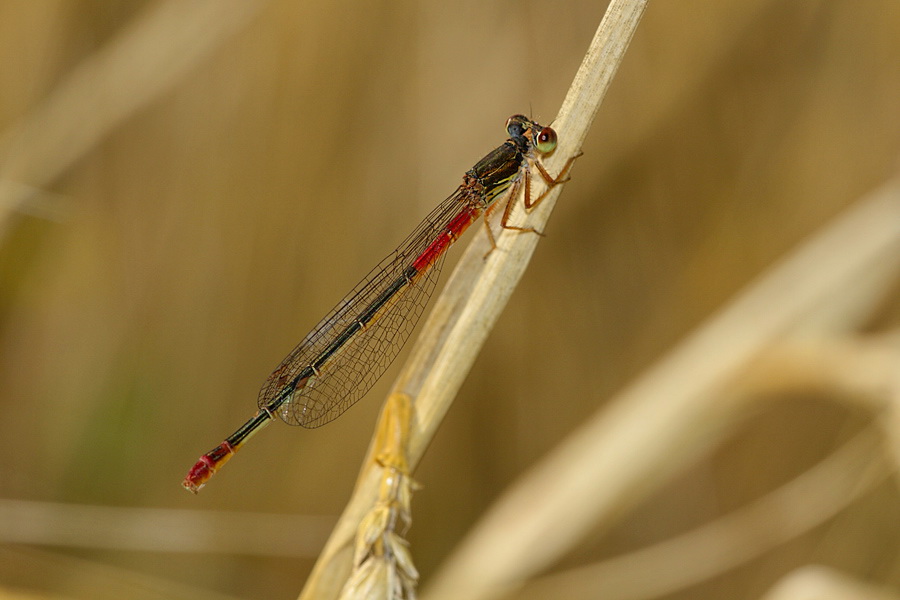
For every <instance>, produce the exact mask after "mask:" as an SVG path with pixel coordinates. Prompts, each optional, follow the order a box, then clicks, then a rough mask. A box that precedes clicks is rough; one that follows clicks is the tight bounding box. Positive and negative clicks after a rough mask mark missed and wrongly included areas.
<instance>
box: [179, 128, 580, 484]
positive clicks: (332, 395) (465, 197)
mask: <svg viewBox="0 0 900 600" xmlns="http://www.w3.org/2000/svg"><path fill="white" fill-rule="evenodd" d="M506 130H507V131H508V132H509V139H508V140H506V141H505V142H503V144H502V145H500V146H499V147H498V148H496V149H495V150H493V151H492V152H491V153H490V154H488V155H487V156H485V157H484V158H482V159H481V160H480V161H478V163H476V164H475V166H474V167H472V168H471V169H470V170H469V171H468V172H467V173H466V174H465V175H464V176H463V182H462V184H461V185H460V186H459V187H458V188H457V189H456V191H455V192H453V193H452V194H451V195H450V196H449V197H448V198H447V199H446V200H444V201H443V202H441V203H440V204H439V205H438V206H437V208H435V209H434V210H433V211H431V214H429V215H428V216H427V217H425V220H423V221H422V223H421V224H420V225H419V226H418V227H417V228H416V229H415V231H413V232H412V233H411V234H410V235H409V237H408V238H406V239H405V240H404V241H403V243H402V244H400V246H399V247H398V248H397V249H396V250H394V251H393V252H392V253H391V254H389V255H388V256H387V258H385V259H384V260H383V261H381V262H380V263H379V264H378V265H377V266H376V267H375V268H374V269H372V270H371V271H370V272H369V274H368V275H366V277H365V278H364V279H363V280H362V281H361V282H360V283H359V284H358V285H357V286H356V287H355V288H353V289H352V290H350V293H348V294H347V295H346V296H345V297H344V299H343V300H341V301H340V302H339V303H338V304H337V306H335V307H334V309H332V311H331V312H330V313H328V315H326V316H325V318H324V319H322V320H321V321H320V322H319V324H318V325H316V326H315V327H314V328H313V330H312V331H311V332H310V333H309V335H307V336H306V338H305V339H304V340H303V341H302V342H300V344H299V345H298V346H297V347H296V348H294V350H293V351H292V352H291V353H290V354H288V356H287V357H286V358H285V359H284V360H283V361H282V362H281V364H280V365H278V368H277V369H275V370H274V371H273V372H272V374H271V375H269V378H268V379H266V381H265V383H264V384H263V386H262V389H261V390H260V392H259V399H258V402H257V403H258V406H259V410H257V412H256V414H255V415H253V417H252V418H251V419H250V420H249V421H247V422H246V423H244V425H242V426H241V427H240V429H238V430H237V431H235V432H234V433H233V434H231V435H230V436H229V437H228V438H227V439H226V440H225V441H224V442H222V443H221V444H219V445H218V446H216V447H215V448H214V449H212V450H211V451H209V452H207V453H206V454H204V455H203V456H201V457H200V460H198V461H197V463H196V464H195V465H194V467H193V468H192V469H191V470H190V472H189V473H188V474H187V477H185V479H184V482H183V485H184V487H185V488H187V489H188V490H190V491H192V492H194V493H197V492H198V491H199V490H200V488H202V487H203V486H204V485H205V484H206V481H207V480H208V479H209V478H210V477H212V476H213V474H214V473H215V472H216V471H218V470H219V469H220V468H221V467H222V465H223V464H225V462H226V461H227V460H228V459H229V458H231V456H232V455H233V454H234V453H235V452H237V450H238V448H240V447H241V446H242V445H243V444H244V442H246V441H247V440H248V439H249V438H250V436H252V435H253V434H254V433H256V432H257V431H259V430H260V429H262V428H263V427H264V426H265V425H267V424H268V423H269V422H270V421H272V420H274V419H275V416H276V415H277V416H278V417H280V418H281V420H282V421H284V422H285V423H288V424H289V425H302V426H303V427H309V428H312V427H319V426H320V425H324V424H325V423H328V422H329V421H332V420H334V419H336V418H337V417H339V416H340V415H341V414H342V413H343V412H344V411H345V410H347V409H348V408H350V407H351V406H352V405H353V404H354V403H355V402H356V401H357V400H359V399H360V398H362V397H363V396H364V395H365V394H366V392H368V391H369V388H371V387H372V385H374V384H375V382H376V381H377V380H378V378H379V377H381V375H382V373H384V371H385V370H386V369H387V368H388V366H389V365H390V364H391V362H392V361H393V360H394V357H396V356H397V353H398V352H400V349H401V348H402V347H403V344H404V343H406V340H407V339H408V338H409V334H410V333H411V332H412V329H413V327H415V325H416V322H417V321H418V320H419V317H420V316H421V315H422V311H423V310H424V309H425V304H427V302H428V299H429V297H430V296H431V292H432V291H433V290H434V285H435V282H436V281H437V278H438V275H439V274H440V271H441V266H442V265H443V261H444V255H445V253H446V251H447V249H448V248H449V247H450V246H451V245H452V244H453V242H455V241H456V240H457V239H459V236H460V235H462V233H463V232H464V231H465V230H466V229H467V228H468V227H469V225H471V224H472V223H473V222H475V220H476V219H478V217H479V216H481V214H482V213H484V215H485V220H484V222H485V227H486V228H487V233H488V239H489V240H490V243H491V248H492V249H493V248H496V244H495V242H494V236H493V234H492V233H491V227H490V223H489V219H488V218H489V216H490V214H491V212H492V211H493V210H494V209H495V208H496V207H497V206H499V205H500V203H497V202H495V201H496V200H497V198H498V197H500V196H501V195H502V194H503V193H504V192H506V208H505V209H504V211H503V217H502V218H501V220H500V226H501V227H502V228H504V229H512V230H515V231H521V232H535V233H538V232H536V231H535V230H534V229H533V228H531V227H518V226H515V225H510V224H509V222H508V221H509V216H510V213H511V210H512V207H513V206H514V203H515V202H514V201H515V198H516V196H517V195H518V192H519V190H520V189H521V188H524V191H525V208H526V210H528V209H531V208H533V207H534V206H536V205H537V204H538V203H539V202H540V201H541V200H542V199H543V198H544V196H545V195H546V194H547V191H549V189H550V188H552V187H554V186H556V185H558V184H560V183H562V182H563V181H565V180H566V179H565V176H566V173H567V172H568V170H569V167H570V166H571V165H572V161H573V160H574V158H575V157H573V158H570V159H569V160H568V161H567V162H566V164H565V166H564V167H563V169H562V171H561V172H560V174H559V175H558V176H557V177H551V176H550V174H549V173H548V172H547V170H546V169H545V168H544V166H543V165H542V164H541V162H540V158H541V156H544V155H547V154H549V153H551V152H553V151H554V150H555V149H556V132H555V131H554V130H553V129H551V128H550V127H543V126H541V125H538V124H537V123H535V122H534V121H532V120H530V119H529V118H528V117H525V116H522V115H514V116H512V117H510V118H509V119H508V120H507V121H506ZM532 166H533V167H534V168H535V169H536V170H537V172H538V173H539V174H540V176H541V178H542V179H543V180H544V182H545V183H546V184H547V191H545V192H544V193H542V194H541V195H539V196H538V197H537V198H535V199H533V200H532V198H531V178H532Z"/></svg>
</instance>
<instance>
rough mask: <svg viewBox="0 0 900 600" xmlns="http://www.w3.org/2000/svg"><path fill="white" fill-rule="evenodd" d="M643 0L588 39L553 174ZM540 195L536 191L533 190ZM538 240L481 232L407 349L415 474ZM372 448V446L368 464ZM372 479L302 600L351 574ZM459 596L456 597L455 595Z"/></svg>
mask: <svg viewBox="0 0 900 600" xmlns="http://www.w3.org/2000/svg"><path fill="white" fill-rule="evenodd" d="M645 7H646V0H638V1H634V0H628V1H623V0H615V1H613V2H612V3H611V4H610V6H609V8H608V10H607V13H606V15H605V16H604V18H603V21H602V22H601V23H600V26H599V28H598V30H597V33H596V35H595V36H594V39H593V41H592V42H591V45H590V47H589V49H588V52H587V55H586V56H585V58H584V60H583V62H582V64H581V67H580V68H579V70H578V73H577V74H576V76H575V80H574V82H573V83H572V86H571V88H570V90H569V93H568V95H567V96H566V100H565V101H564V102H563V106H562V108H561V109H560V112H559V115H558V116H557V118H556V119H554V121H553V126H554V128H555V129H556V130H557V132H558V134H559V140H560V142H559V146H558V148H557V149H556V152H555V153H554V154H553V155H552V156H551V157H549V158H548V159H547V160H545V161H544V165H545V166H546V168H547V169H548V171H549V172H550V173H551V174H553V175H555V174H557V173H559V172H560V171H561V170H562V168H563V165H564V164H565V163H566V161H567V160H568V159H569V158H570V157H572V156H575V155H576V154H577V153H578V152H579V150H580V148H581V144H582V142H583V140H584V139H585V137H586V136H587V132H588V129H589V127H590V125H591V123H592V121H593V119H594V116H595V115H596V113H597V110H598V109H599V106H600V103H601V101H602V100H603V97H604V95H605V93H606V91H607V90H608V89H609V86H610V84H611V83H612V79H613V76H614V75H615V72H616V69H617V68H618V66H619V64H620V63H621V61H622V58H623V56H624V53H625V50H626V48H627V47H628V43H629V42H630V40H631V38H632V36H633V35H634V31H635V29H636V28H637V24H638V23H639V21H640V17H641V15H642V14H643V11H644V8H645ZM562 187H564V186H557V187H556V188H554V189H553V190H552V191H551V192H550V193H549V194H548V196H547V197H546V198H545V199H544V201H543V202H542V203H541V204H540V205H539V206H538V207H537V208H536V209H535V210H534V211H533V212H532V214H530V215H529V218H528V220H527V226H530V227H535V228H536V229H538V230H540V229H541V228H542V227H543V225H544V224H545V223H546V222H547V219H548V218H549V216H550V212H551V211H552V210H553V207H554V205H555V203H556V199H557V197H558V195H559V193H560V192H561V191H562V190H561V188H562ZM533 193H535V194H538V193H540V190H534V191H533ZM538 239H539V237H538V236H535V235H522V234H519V233H515V232H509V231H504V232H503V233H501V234H500V235H499V236H498V237H497V246H498V249H497V251H495V252H492V253H491V254H490V256H489V258H488V259H487V260H485V259H484V256H485V253H486V251H487V248H488V246H487V238H486V235H485V234H484V231H479V232H478V234H477V235H476V237H475V239H474V240H473V241H472V243H471V244H470V245H469V247H468V248H467V249H466V252H465V254H464V255H463V257H462V259H461V260H460V263H459V265H458V266H457V268H456V270H455V271H454V273H453V275H452V276H451V277H450V279H449V281H448V283H447V286H446V288H445V290H444V292H443V293H442V294H441V296H440V297H439V298H438V299H437V301H436V302H435V305H434V308H433V309H432V312H431V315H430V316H429V318H428V319H427V321H426V322H425V325H424V326H423V329H422V332H421V334H420V335H419V338H418V340H417V342H416V344H415V346H414V347H413V350H412V353H411V355H410V357H409V359H408V360H407V362H406V364H405V366H404V368H403V370H402V372H401V374H400V375H399V377H398V379H397V382H396V383H395V385H394V392H393V393H401V394H406V395H408V396H409V397H411V398H413V399H414V403H415V411H414V420H413V423H412V427H411V430H410V433H409V446H408V449H407V453H408V457H409V460H410V467H411V469H415V465H416V464H418V462H419V460H420V458H421V457H422V454H423V453H424V450H425V448H426V446H427V445H428V443H429V442H430V440H431V438H432V437H433V435H434V432H435V431H436V430H437V427H438V425H439V424H440V422H441V419H442V418H443V416H444V414H445V413H446V411H447V410H448V408H449V406H450V404H451V402H452V400H453V398H454V396H455V395H456V392H457V390H458V389H459V387H460V385H462V382H463V380H464V378H465V376H466V374H467V373H468V372H469V369H470V368H471V365H472V363H473V362H474V360H475V357H476V356H477V354H478V351H479V350H480V349H481V346H482V344H483V343H484V340H485V339H486V338H487V335H488V333H489V331H490V330H491V327H492V326H493V324H494V323H495V322H496V320H497V318H498V317H499V315H500V312H501V311H502V310H503V307H504V306H505V305H506V302H507V300H508V299H509V297H510V295H511V294H512V291H513V289H514V288H515V286H516V284H517V282H518V281H519V279H520V278H521V277H522V274H523V273H524V271H525V268H526V266H527V265H528V261H529V259H530V257H531V255H532V253H533V252H534V249H535V247H536V245H537V242H538ZM374 452H375V449H374V446H373V447H370V451H369V458H367V459H366V461H365V463H364V464H370V463H371V462H372V458H373V456H372V455H373V453H374ZM377 489H378V481H377V477H376V476H375V475H374V474H372V473H366V472H364V473H363V474H362V476H361V477H360V480H359V481H358V482H357V487H356V490H355V491H354V494H353V497H352V498H351V500H350V503H349V504H348V506H347V508H346V509H345V510H344V513H343V515H342V516H341V520H340V522H339V524H338V526H337V527H336V528H335V531H334V533H333V535H332V537H331V539H329V542H328V544H326V547H325V549H324V551H323V553H322V556H321V557H320V559H319V561H318V562H317V563H316V566H315V567H314V568H313V572H312V574H311V575H310V578H309V580H308V581H307V585H306V588H304V591H303V592H302V593H301V595H300V598H301V599H302V600H311V599H313V598H331V597H334V595H335V591H334V590H335V586H338V587H339V586H340V584H341V579H342V577H345V576H346V574H347V572H348V571H349V560H350V551H349V548H350V543H351V542H350V540H351V538H352V536H353V534H354V532H355V530H356V524H358V523H359V522H360V519H361V517H362V515H363V514H364V513H365V512H366V511H367V510H368V507H369V506H371V504H372V503H373V502H374V501H375V498H376V497H377ZM457 597H458V596H457Z"/></svg>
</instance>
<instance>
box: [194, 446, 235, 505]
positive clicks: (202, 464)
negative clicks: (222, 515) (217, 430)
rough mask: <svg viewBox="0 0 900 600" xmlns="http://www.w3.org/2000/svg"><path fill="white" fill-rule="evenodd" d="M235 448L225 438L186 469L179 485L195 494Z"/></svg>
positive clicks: (232, 454)
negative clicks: (185, 474) (189, 468)
mask: <svg viewBox="0 0 900 600" xmlns="http://www.w3.org/2000/svg"><path fill="white" fill-rule="evenodd" d="M235 452H237V448H235V447H234V446H232V445H231V444H230V443H229V442H228V441H227V440H226V441H224V442H222V443H221V444H219V445H218V446H216V447H215V448H213V449H212V450H210V451H209V452H207V453H206V454H204V455H203V456H201V457H200V460H198V461H197V463H196V464H195V465H194V466H193V467H192V468H191V470H190V471H188V474H187V476H186V477H185V478H184V481H182V482H181V485H183V486H184V488H185V489H186V490H188V491H189V492H193V493H194V494H196V493H197V492H199V491H200V488H202V487H203V486H204V485H206V482H207V481H208V480H209V478H210V477H212V476H213V475H215V474H216V471H218V470H219V469H221V468H222V465H224V464H225V463H226V462H228V459H230V458H231V457H232V456H234V453H235Z"/></svg>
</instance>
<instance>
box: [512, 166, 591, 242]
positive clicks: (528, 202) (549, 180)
mask: <svg viewBox="0 0 900 600" xmlns="http://www.w3.org/2000/svg"><path fill="white" fill-rule="evenodd" d="M582 154H584V152H580V151H579V152H578V154H575V155H574V156H571V157H570V158H569V160H567V161H566V164H565V165H563V168H562V170H561V171H560V172H559V175H557V176H556V177H552V176H551V175H550V173H548V172H547V169H545V168H544V165H542V164H541V162H540V161H539V160H534V161H531V162H532V164H534V166H535V167H536V168H537V170H538V173H540V174H541V177H542V178H543V180H544V182H545V183H546V184H547V189H546V190H544V191H543V193H541V195H540V196H538V197H537V198H535V199H534V200H533V201H532V199H531V169H530V168H529V167H528V166H527V165H526V167H525V168H524V171H525V210H526V211H530V210H531V209H533V208H534V207H535V206H537V205H538V204H540V203H541V201H542V200H543V199H544V198H545V197H546V196H547V194H548V193H550V190H552V189H553V188H554V187H556V186H557V185H559V184H561V183H565V182H567V181H568V180H569V177H568V173H569V169H570V168H571V167H572V163H574V162H575V159H576V158H578V157H579V156H581V155H582ZM511 198H512V196H511ZM511 206H512V200H511V199H510V201H508V202H507V205H506V210H505V211H503V218H502V219H501V220H500V226H501V227H502V228H503V229H512V230H513V231H523V232H531V233H536V234H538V235H544V234H543V233H542V232H540V231H538V230H537V229H535V228H534V227H517V226H515V225H509V223H508V221H509V215H510V214H511V211H512V209H511Z"/></svg>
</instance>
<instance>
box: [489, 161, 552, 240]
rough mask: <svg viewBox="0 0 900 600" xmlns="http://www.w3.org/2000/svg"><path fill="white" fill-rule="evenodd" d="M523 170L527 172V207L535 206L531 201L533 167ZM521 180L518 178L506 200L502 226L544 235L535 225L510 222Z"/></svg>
mask: <svg viewBox="0 0 900 600" xmlns="http://www.w3.org/2000/svg"><path fill="white" fill-rule="evenodd" d="M523 171H524V174H525V175H524V178H525V207H526V209H527V208H530V207H531V206H533V204H530V202H531V199H530V198H531V169H529V168H528V167H527V166H526V167H525V168H524V169H523ZM520 181H521V180H520V179H519V180H516V183H515V185H514V186H513V189H512V190H511V191H510V193H509V196H508V198H507V200H506V209H504V211H503V218H502V219H500V227H502V228H503V229H511V230H513V231H519V232H522V233H536V234H538V235H544V234H543V233H541V232H540V231H538V230H537V229H535V228H534V227H519V226H518V225H510V224H509V215H511V214H512V209H513V205H514V204H515V201H516V196H517V195H518V191H519V182H520Z"/></svg>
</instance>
